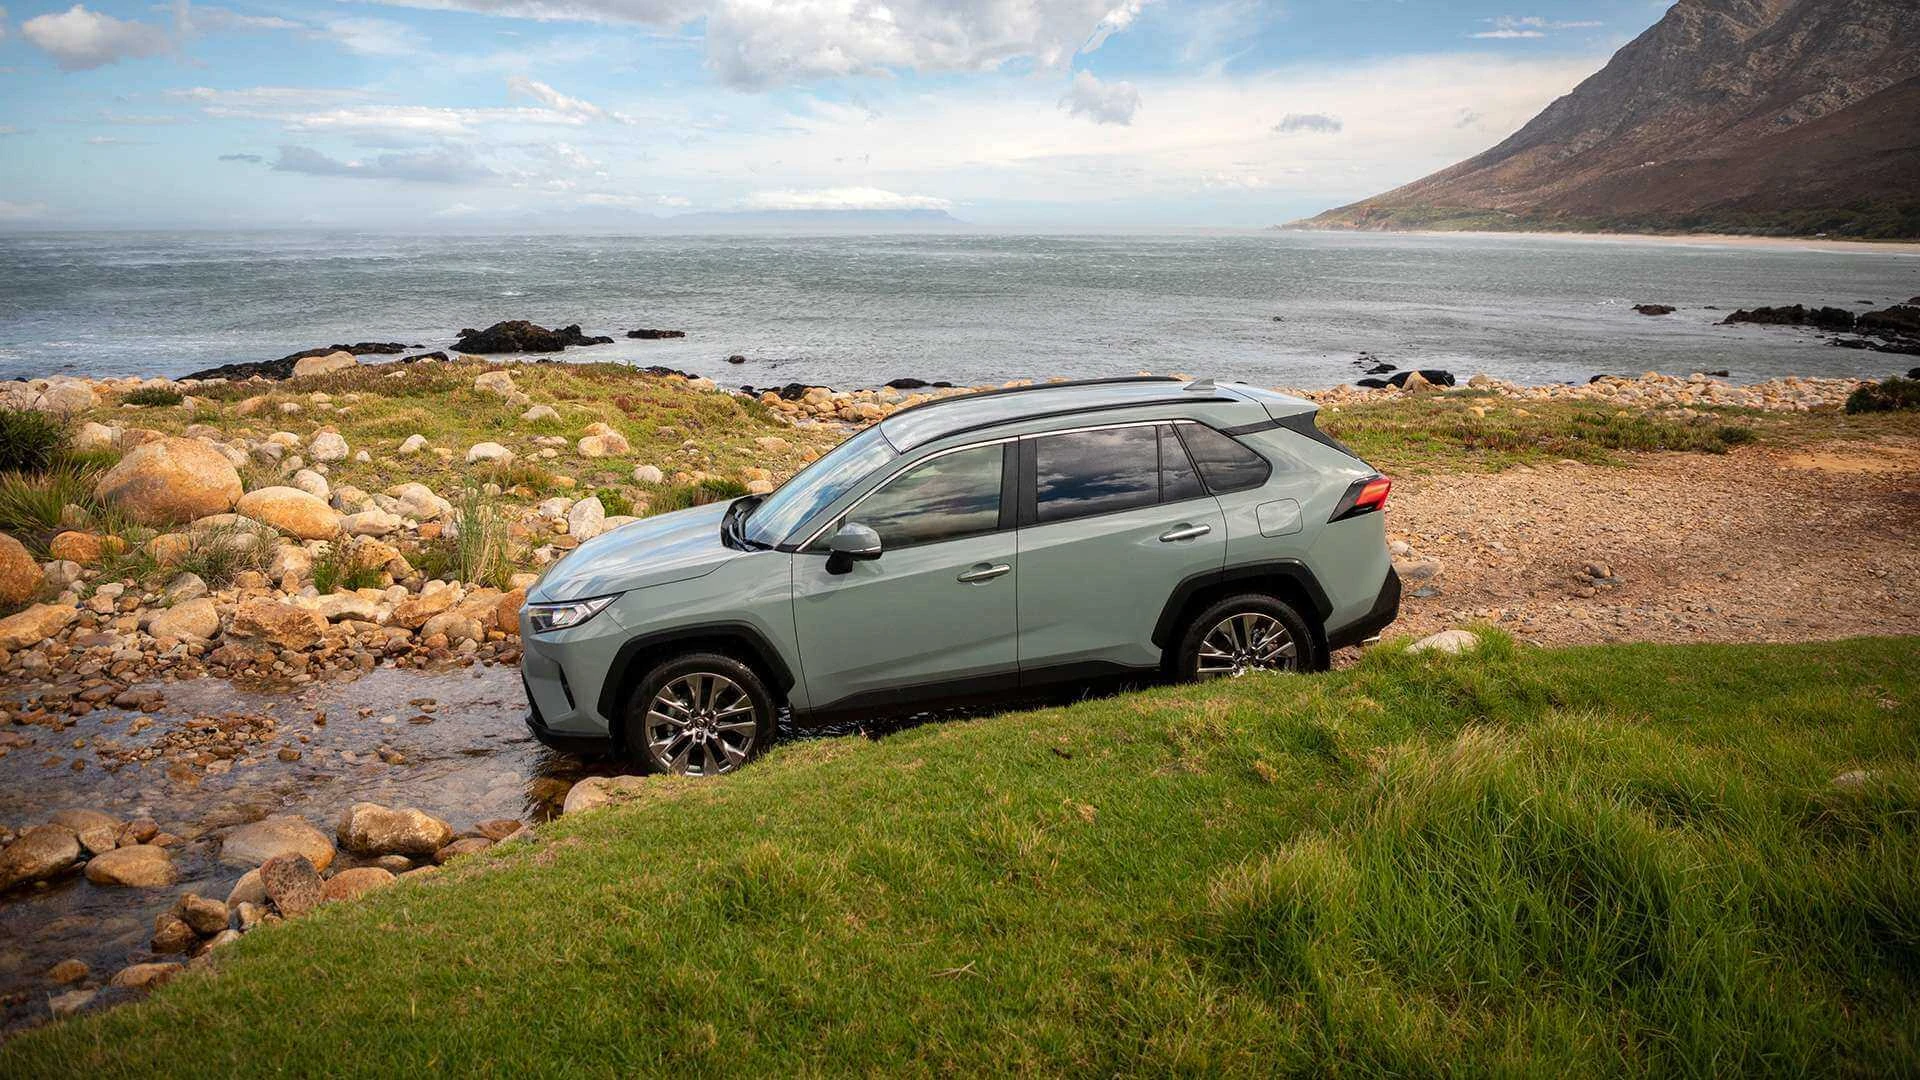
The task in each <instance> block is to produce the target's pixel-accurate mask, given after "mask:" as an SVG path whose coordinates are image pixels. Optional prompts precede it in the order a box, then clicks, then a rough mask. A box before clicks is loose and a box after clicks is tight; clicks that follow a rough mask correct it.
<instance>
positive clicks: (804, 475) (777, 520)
mask: <svg viewBox="0 0 1920 1080" xmlns="http://www.w3.org/2000/svg"><path fill="white" fill-rule="evenodd" d="M891 457H893V446H892V444H890V443H888V442H887V439H886V436H884V435H882V434H880V427H879V425H877V424H876V425H874V426H873V427H870V428H868V429H867V430H865V431H863V432H861V433H860V434H858V435H855V436H854V437H853V438H851V439H848V440H847V441H846V442H843V443H841V444H840V445H839V446H836V447H834V448H833V449H832V450H829V451H827V454H826V456H825V457H823V458H821V459H820V460H819V461H816V462H814V463H813V464H812V465H809V466H807V467H806V468H804V469H802V470H800V471H799V472H798V473H796V474H794V477H793V479H791V480H788V481H787V482H786V483H784V484H782V485H780V488H779V490H777V491H775V492H774V493H773V494H771V495H768V496H767V498H766V501H764V502H762V503H761V504H760V505H759V506H756V507H754V508H753V513H752V514H751V515H749V516H748V518H747V522H746V538H747V541H748V542H749V543H752V544H754V545H756V546H762V547H772V546H774V545H775V544H778V543H780V542H781V541H782V540H785V539H786V538H787V534H788V533H790V532H792V531H793V530H794V529H796V528H798V527H799V525H800V523H801V522H803V521H806V520H807V519H808V518H810V517H812V516H813V515H815V514H817V513H819V512H820V511H821V510H824V509H826V508H827V507H829V506H831V505H833V503H834V501H835V500H837V499H839V498H840V496H842V495H845V494H846V493H847V492H848V491H850V490H852V488H853V486H854V485H855V484H858V483H859V482H860V481H861V480H863V479H865V478H866V477H867V476H869V475H871V474H872V473H873V471H874V470H875V469H877V468H879V467H880V466H881V465H884V464H886V462H887V460H888V459H889V458H891Z"/></svg>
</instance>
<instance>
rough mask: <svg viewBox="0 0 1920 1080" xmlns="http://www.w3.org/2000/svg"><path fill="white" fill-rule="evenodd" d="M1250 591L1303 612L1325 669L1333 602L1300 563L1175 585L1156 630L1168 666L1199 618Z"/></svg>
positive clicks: (1230, 571)
mask: <svg viewBox="0 0 1920 1080" xmlns="http://www.w3.org/2000/svg"><path fill="white" fill-rule="evenodd" d="M1250 592H1251V593H1264V594H1266V595H1268V596H1271V597H1273V598H1274V599H1276V600H1279V601H1281V602H1282V603H1284V604H1286V605H1287V606H1288V607H1291V608H1293V609H1294V610H1295V611H1297V612H1299V614H1300V617H1301V618H1302V619H1303V620H1305V622H1306V624H1307V630H1308V632H1309V633H1310V634H1311V635H1312V636H1313V653H1314V657H1315V664H1314V667H1315V668H1318V667H1320V666H1324V664H1325V662H1326V657H1327V654H1328V650H1327V627H1326V624H1327V618H1328V617H1329V616H1331V615H1332V614H1333V603H1332V602H1331V601H1330V600H1328V599H1327V593H1326V590H1325V589H1323V588H1321V586H1320V581H1319V579H1318V578H1316V577H1314V575H1313V571H1312V570H1310V569H1308V568H1307V565H1306V564H1305V563H1302V562H1300V561H1299V560H1297V559H1277V560H1273V561H1271V562H1261V563H1249V564H1246V565H1243V566H1232V567H1228V568H1226V569H1225V570H1216V571H1208V572H1207V573H1204V574H1195V575H1193V576H1192V577H1189V578H1187V579H1186V580H1184V581H1182V582H1181V583H1180V584H1179V585H1177V586H1175V587H1174V591H1173V593H1172V595H1170V596H1168V597H1167V603H1166V606H1165V608H1164V609H1163V610H1162V611H1161V613H1160V619H1159V621H1158V622H1157V623H1155V625H1154V630H1153V643H1154V645H1155V646H1157V647H1158V648H1159V649H1160V652H1161V657H1162V664H1163V666H1164V667H1166V668H1167V670H1168V671H1171V670H1172V664H1173V658H1174V651H1175V649H1176V647H1177V646H1178V645H1179V644H1180V639H1181V637H1182V635H1184V634H1185V633H1186V629H1187V626H1188V625H1189V624H1190V623H1191V622H1192V621H1193V619H1194V617H1195V616H1197V615H1199V614H1200V613H1201V612H1202V611H1205V610H1206V609H1207V608H1208V607H1209V606H1211V605H1213V604H1215V603H1217V602H1219V601H1220V600H1223V599H1225V598H1227V597H1229V596H1234V595H1237V594H1239V593H1250Z"/></svg>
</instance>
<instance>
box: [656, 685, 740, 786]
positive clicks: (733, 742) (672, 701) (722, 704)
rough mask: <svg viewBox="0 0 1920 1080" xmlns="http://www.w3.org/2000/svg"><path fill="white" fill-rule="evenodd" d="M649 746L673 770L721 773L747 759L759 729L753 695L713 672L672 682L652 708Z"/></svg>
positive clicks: (689, 773)
mask: <svg viewBox="0 0 1920 1080" xmlns="http://www.w3.org/2000/svg"><path fill="white" fill-rule="evenodd" d="M646 723H647V747H648V749H649V750H650V751H651V752H652V754H653V759H654V761H655V762H656V763H657V764H658V765H659V767H660V768H661V769H662V770H664V771H667V772H673V773H679V774H681V775H682V776H716V775H719V774H720V773H728V772H732V771H733V770H734V769H737V768H739V767H740V766H741V765H743V764H745V763H746V760H747V758H748V757H749V756H750V755H751V753H752V751H753V740H754V736H755V734H756V732H757V731H758V730H759V726H760V722H759V718H758V717H757V716H755V715H754V705H753V698H752V697H750V696H749V695H748V694H747V692H746V690H745V689H743V688H742V687H741V686H740V684H739V683H736V682H734V681H733V680H732V679H729V678H727V677H726V676H725V675H721V674H718V673H717V672H711V671H696V672H692V673H690V674H687V675H682V676H680V677H679V678H676V679H674V680H672V681H670V682H668V683H667V684H666V685H665V686H662V687H661V688H660V691H659V692H658V693H656V694H655V695H654V696H653V701H652V702H651V703H650V704H649V705H648V706H647V721H646Z"/></svg>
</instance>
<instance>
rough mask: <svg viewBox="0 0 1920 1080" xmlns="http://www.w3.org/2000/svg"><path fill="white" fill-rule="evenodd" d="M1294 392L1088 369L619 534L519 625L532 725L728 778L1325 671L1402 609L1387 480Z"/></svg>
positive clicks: (922, 411) (891, 433)
mask: <svg viewBox="0 0 1920 1080" xmlns="http://www.w3.org/2000/svg"><path fill="white" fill-rule="evenodd" d="M1315 410H1316V406H1314V405H1313V403H1312V402H1308V401H1303V400H1301V399H1298V398H1294V397H1289V396H1287V395H1284V394H1279V393H1275V392H1272V391H1268V390H1262V389H1259V388H1256V387H1252V386H1246V385H1242V384H1237V383H1219V384H1216V383H1214V382H1213V381H1211V380H1200V381H1196V382H1181V381H1177V380H1171V379H1157V378H1145V377H1141V378H1124V379H1098V380H1089V381H1082V382H1068V383H1052V384H1043V385H1035V386H1026V387H1019V388H1015V389H1008V390H995V391H988V392H985V393H977V394H968V395H964V396H958V397H949V398H944V399H941V400H938V401H933V402H928V403H926V404H923V405H918V406H915V407H913V408H909V409H903V410H901V411H900V412H897V413H894V414H893V415H892V416H889V417H888V418H886V419H885V420H883V421H881V422H880V423H878V424H875V425H873V426H871V427H868V428H866V429H865V430H863V431H861V432H859V433H858V434H856V435H854V436H852V437H851V438H849V439H847V440H846V441H844V442H842V443H841V444H840V445H838V446H836V447H835V448H834V449H833V450H831V451H830V452H828V453H827V454H825V455H824V456H822V457H821V458H820V459H819V460H818V461H816V462H814V463H813V464H812V465H810V466H808V467H807V468H806V469H804V470H802V471H801V472H800V473H798V474H797V475H795V476H794V477H793V478H792V479H791V480H789V481H787V482H786V483H785V484H784V485H782V486H781V487H780V488H779V489H778V490H776V491H774V492H773V493H771V494H769V495H765V496H748V497H745V498H740V499H734V500H732V501H731V502H726V503H719V504H714V505H709V506H700V507H695V508H693V509H689V510H681V511H678V512H676V513H670V514H662V515H660V516H658V517H652V518H648V519H646V520H644V521H638V522H634V523H632V524H629V525H625V526H623V527H621V528H618V529H615V530H613V531H611V532H609V533H606V534H605V535H602V536H597V537H595V538H593V539H591V540H588V541H587V542H586V543H584V544H581V545H580V547H579V548H578V549H576V550H575V551H573V552H572V553H571V554H569V555H568V556H567V557H566V558H564V559H563V560H561V561H560V562H559V563H557V564H555V565H554V566H552V567H550V568H549V569H548V570H547V572H546V574H545V575H544V576H543V577H542V578H541V579H540V581H539V582H538V583H537V584H536V585H535V586H534V587H533V589H532V590H531V592H530V593H529V595H528V597H527V604H526V606H525V608H524V609H522V611H521V614H520V639H521V642H522V645H523V647H524V658H523V661H522V664H523V672H524V675H525V680H526V689H527V698H528V702H529V704H530V705H531V710H530V712H529V714H528V718H527V723H528V725H529V726H530V727H531V728H532V730H533V732H534V734H535V735H536V736H537V737H538V738H540V739H541V741H543V742H546V743H548V744H549V745H554V746H560V747H563V748H568V749H597V750H602V751H608V750H612V751H620V750H624V751H626V752H628V753H629V754H631V755H632V756H633V757H634V758H636V759H637V760H638V761H639V762H640V764H641V765H642V766H643V767H645V768H648V769H651V770H656V771H661V772H675V773H687V774H694V775H712V774H717V773H725V772H730V771H732V770H734V769H736V768H738V767H740V766H741V765H743V764H745V763H746V762H748V761H750V760H751V759H752V758H753V757H754V756H755V755H756V754H758V753H759V752H760V751H761V750H762V749H764V748H765V747H766V746H767V745H768V743H769V742H770V741H771V740H772V738H773V735H774V730H775V721H776V717H777V716H778V714H779V712H780V711H781V710H782V709H785V710H787V711H788V712H789V713H790V715H791V716H792V718H793V720H794V721H795V722H796V723H799V724H803V725H806V724H818V723H822V722H828V721H839V720H845V719H850V718H855V717H860V716H871V715H876V714H902V713H911V712H918V711H921V710H925V709H929V708H936V707H945V706H951V705H959V704H970V703H982V702H987V701H993V700H999V699H1005V698H1008V697H1011V696H1014V695H1021V694H1024V693H1025V692H1027V691H1033V690H1038V689H1041V688H1047V687H1060V686H1062V685H1073V684H1083V683H1086V682H1089V681H1092V680H1095V679H1098V678H1101V677H1105V676H1116V675H1118V676H1126V675H1148V674H1152V675H1165V676H1169V677H1173V678H1179V679H1207V678H1216V677H1220V676H1233V675H1239V674H1242V673H1244V672H1248V671H1256V670H1275V671H1313V670H1319V669H1323V668H1324V667H1325V666H1326V664H1327V658H1328V655H1329V653H1330V652H1331V651H1332V650H1334V649H1337V648H1340V647H1342V646H1345V645H1352V644H1356V643H1358V642H1360V641H1362V640H1363V639H1366V638H1369V637H1371V636H1373V635H1376V634H1378V633H1379V632H1380V630H1381V629H1382V628H1383V627H1385V626H1386V625H1387V624H1388V623H1389V622H1391V621H1393V619H1394V617H1395V615H1396V614H1397V613H1398V611H1399V606H1400V581H1399V578H1398V577H1397V576H1396V575H1395V574H1394V572H1393V568H1392V563H1391V561H1390V559H1389V558H1388V554H1387V542H1386V533H1385V528H1384V526H1383V524H1382V514H1381V513H1380V511H1381V509H1382V507H1383V506H1384V504H1385V502H1386V498H1387V491H1388V488H1389V486H1390V485H1389V481H1388V480H1387V478H1386V477H1384V476H1381V475H1380V474H1379V473H1378V472H1376V471H1374V470H1373V469H1371V468H1369V467H1368V466H1367V465H1366V463H1365V462H1363V461H1361V460H1360V459H1359V458H1358V457H1356V456H1355V455H1354V454H1353V453H1352V452H1350V451H1348V450H1347V449H1346V448H1345V447H1344V446H1342V445H1341V444H1340V443H1339V442H1337V441H1335V440H1334V439H1332V438H1331V437H1329V436H1327V435H1326V434H1324V433H1323V432H1321V431H1320V430H1319V429H1318V428H1317V427H1316V426H1315V425H1314V413H1315Z"/></svg>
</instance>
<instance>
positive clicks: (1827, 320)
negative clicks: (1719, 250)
mask: <svg viewBox="0 0 1920 1080" xmlns="http://www.w3.org/2000/svg"><path fill="white" fill-rule="evenodd" d="M1720 321H1721V323H1722V324H1727V323H1758V324H1760V325H1762V326H1817V327H1819V328H1821V329H1823V330H1851V329H1853V324H1854V318H1853V312H1851V311H1848V310H1847V309H1846V308H1837V307H1822V308H1809V307H1806V306H1805V305H1802V304H1792V305H1789V306H1787V307H1759V308H1753V309H1752V310H1745V309H1742V310H1740V311H1736V312H1734V313H1733V314H1731V315H1729V316H1727V317H1726V318H1724V319H1722V320H1720Z"/></svg>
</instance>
